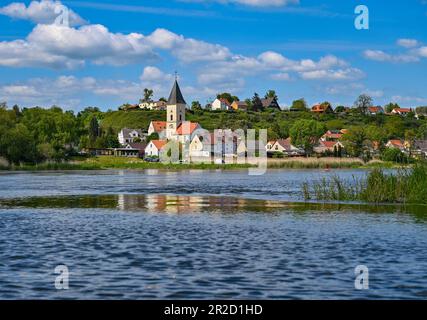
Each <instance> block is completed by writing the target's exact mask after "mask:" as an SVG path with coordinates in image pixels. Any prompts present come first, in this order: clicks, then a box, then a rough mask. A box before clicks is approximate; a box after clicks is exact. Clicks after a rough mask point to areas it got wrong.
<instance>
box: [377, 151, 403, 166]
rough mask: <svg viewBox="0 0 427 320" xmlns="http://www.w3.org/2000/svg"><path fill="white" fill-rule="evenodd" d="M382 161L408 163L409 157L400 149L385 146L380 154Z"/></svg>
mask: <svg viewBox="0 0 427 320" xmlns="http://www.w3.org/2000/svg"><path fill="white" fill-rule="evenodd" d="M380 158H381V160H383V161H391V162H397V163H408V162H409V157H408V156H407V155H406V154H404V153H403V152H402V151H400V150H399V149H396V148H386V149H385V150H384V151H383V152H382V153H381V156H380Z"/></svg>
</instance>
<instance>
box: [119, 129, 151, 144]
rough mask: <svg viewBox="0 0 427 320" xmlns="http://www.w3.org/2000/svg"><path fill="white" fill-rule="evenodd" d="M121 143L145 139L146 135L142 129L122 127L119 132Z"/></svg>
mask: <svg viewBox="0 0 427 320" xmlns="http://www.w3.org/2000/svg"><path fill="white" fill-rule="evenodd" d="M118 139H119V143H120V144H121V145H123V146H124V145H126V144H127V143H132V142H136V141H138V140H140V141H143V140H145V135H144V134H143V132H142V130H140V129H127V128H124V129H122V130H121V131H120V132H119V134H118Z"/></svg>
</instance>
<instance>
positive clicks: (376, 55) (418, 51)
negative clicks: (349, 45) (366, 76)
mask: <svg viewBox="0 0 427 320" xmlns="http://www.w3.org/2000/svg"><path fill="white" fill-rule="evenodd" d="M396 43H397V45H399V46H400V47H403V48H405V49H406V52H404V53H399V54H390V53H387V52H384V51H382V50H365V51H364V52H363V55H364V57H365V58H366V59H369V60H374V61H380V62H392V63H411V62H419V61H420V60H421V59H420V58H423V57H424V58H425V57H427V47H421V44H420V42H419V41H418V40H416V39H398V40H397V42H396Z"/></svg>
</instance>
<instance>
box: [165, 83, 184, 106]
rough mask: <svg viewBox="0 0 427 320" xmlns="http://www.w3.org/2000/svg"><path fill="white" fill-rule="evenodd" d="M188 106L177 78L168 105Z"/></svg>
mask: <svg viewBox="0 0 427 320" xmlns="http://www.w3.org/2000/svg"><path fill="white" fill-rule="evenodd" d="M176 104H187V103H186V102H185V100H184V97H183V96H182V93H181V89H180V88H179V84H178V79H177V78H175V83H174V85H173V88H172V91H171V94H170V95H169V100H168V105H176Z"/></svg>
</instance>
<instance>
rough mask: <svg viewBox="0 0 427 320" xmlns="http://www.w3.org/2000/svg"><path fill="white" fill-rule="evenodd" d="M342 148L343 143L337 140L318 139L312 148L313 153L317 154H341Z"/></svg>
mask: <svg viewBox="0 0 427 320" xmlns="http://www.w3.org/2000/svg"><path fill="white" fill-rule="evenodd" d="M342 150H344V145H343V144H342V143H341V142H340V141H337V140H335V141H334V140H332V141H323V140H320V141H319V144H318V145H317V146H315V147H314V148H313V151H314V153H317V154H341V152H342Z"/></svg>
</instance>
